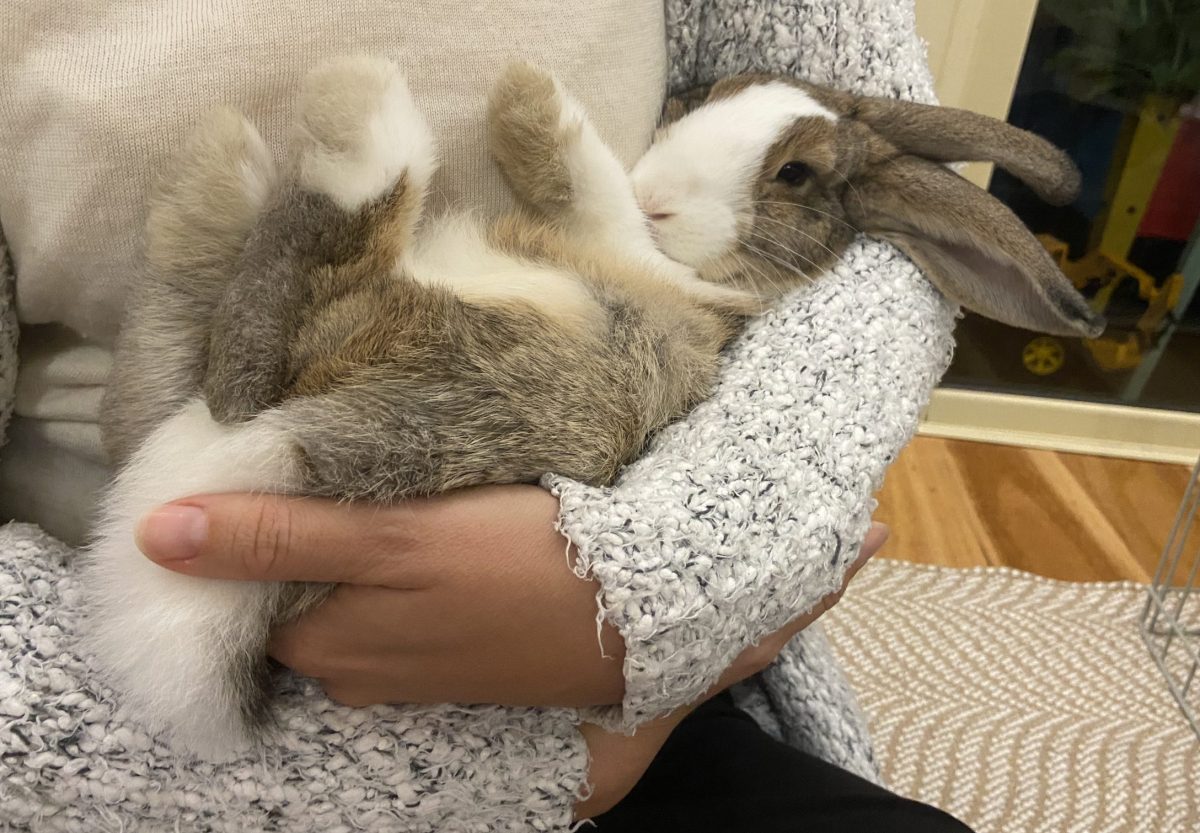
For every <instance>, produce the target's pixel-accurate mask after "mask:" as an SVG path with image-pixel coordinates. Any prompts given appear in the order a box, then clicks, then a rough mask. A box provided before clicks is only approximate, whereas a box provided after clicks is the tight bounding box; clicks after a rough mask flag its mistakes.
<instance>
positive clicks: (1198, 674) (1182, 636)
mask: <svg viewBox="0 0 1200 833" xmlns="http://www.w3.org/2000/svg"><path fill="white" fill-rule="evenodd" d="M1198 517H1200V461H1197V463H1196V467H1195V468H1194V469H1192V477H1191V480H1189V481H1188V488H1187V492H1186V493H1185V494H1184V496H1183V502H1182V503H1180V504H1179V514H1178V515H1176V516H1175V526H1174V527H1172V529H1171V536H1170V537H1169V538H1168V539H1167V545H1166V547H1164V548H1163V553H1162V558H1161V559H1160V560H1159V562H1158V569H1157V570H1155V572H1154V581H1153V583H1152V584H1151V585H1150V589H1149V590H1148V591H1147V594H1146V606H1145V608H1143V609H1142V623H1141V627H1142V639H1144V640H1145V642H1146V646H1147V647H1148V648H1149V649H1150V654H1151V655H1152V656H1153V657H1154V661H1155V662H1156V663H1158V667H1159V668H1160V669H1162V672H1163V676H1165V677H1166V679H1167V687H1168V688H1170V689H1171V693H1172V694H1173V695H1175V699H1176V700H1177V701H1178V702H1179V708H1181V709H1182V710H1183V714H1184V716H1185V717H1186V718H1187V721H1188V723H1190V724H1191V725H1192V729H1193V730H1195V732H1196V736H1197V738H1200V587H1197V577H1198V576H1197V574H1200V523H1198V522H1197V520H1198Z"/></svg>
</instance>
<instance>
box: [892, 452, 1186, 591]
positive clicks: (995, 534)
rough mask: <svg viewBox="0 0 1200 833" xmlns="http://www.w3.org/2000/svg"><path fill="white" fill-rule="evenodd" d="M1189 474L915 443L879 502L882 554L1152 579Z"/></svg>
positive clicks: (1129, 463) (1080, 577) (1084, 577)
mask: <svg viewBox="0 0 1200 833" xmlns="http://www.w3.org/2000/svg"><path fill="white" fill-rule="evenodd" d="M1188 476H1189V470H1188V469H1187V468H1186V467H1184V466H1173V465H1167V464H1162V463H1144V462H1138V461H1133V460H1119V459H1112V458H1105V457H1089V456H1084V455H1077V454H1064V453H1060V452H1054V451H1039V450H1036V449H1028V448H1016V447H1011V446H1000V445H989V444H986V443H972V442H964V441H961V440H942V439H936V438H932V437H918V438H917V439H916V440H914V441H913V443H912V444H911V445H910V446H909V447H908V448H907V449H905V451H904V452H903V453H902V454H901V455H900V457H899V459H898V460H897V461H896V462H895V463H894V464H893V465H892V467H891V469H890V470H889V473H888V476H887V480H886V482H885V483H884V487H883V490H882V491H881V493H880V495H879V503H880V505H879V509H878V511H877V512H876V514H875V518H876V520H880V521H884V522H886V523H887V524H889V525H890V526H891V528H892V534H891V538H890V539H889V541H888V543H887V544H886V545H885V546H884V549H883V550H882V552H881V554H882V555H884V556H887V557H892V558H902V559H907V560H910V561H919V562H925V563H931V564H943V565H947V566H953V567H972V566H981V565H993V566H1008V567H1015V568H1017V569H1020V570H1026V571H1028V572H1033V573H1038V574H1040V575H1043V576H1048V577H1050V578H1058V579H1066V580H1069V581H1113V580H1119V579H1130V580H1133V581H1142V582H1144V581H1149V580H1150V578H1151V577H1152V575H1153V573H1154V568H1155V566H1156V565H1157V564H1158V560H1159V554H1160V553H1161V551H1162V548H1163V544H1164V541H1165V540H1166V538H1167V536H1168V534H1169V533H1170V530H1171V525H1172V523H1173V521H1174V519H1175V513H1176V511H1177V509H1178V507H1179V502H1180V500H1181V498H1182V497H1183V492H1184V490H1185V488H1186V486H1187V481H1188ZM1195 539H1200V531H1198V532H1197V534H1196V536H1195ZM1198 544H1200V541H1198V540H1193V542H1192V543H1191V544H1190V546H1191V548H1192V549H1191V550H1190V551H1192V552H1194V551H1195V548H1196V546H1197V545H1198Z"/></svg>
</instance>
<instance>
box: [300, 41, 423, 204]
mask: <svg viewBox="0 0 1200 833" xmlns="http://www.w3.org/2000/svg"><path fill="white" fill-rule="evenodd" d="M296 144H297V148H296V153H297V158H298V164H299V181H300V184H301V185H302V186H304V187H305V188H308V189H310V190H313V191H316V192H318V193H321V194H325V195H327V196H328V197H330V198H331V199H332V200H333V201H334V202H336V203H337V204H338V205H339V206H341V207H342V208H343V209H345V210H347V211H354V210H356V209H358V208H360V207H361V206H362V205H364V204H365V203H367V202H369V201H371V200H374V199H377V198H379V197H381V196H383V195H384V194H386V193H387V192H388V191H390V190H391V189H392V187H393V186H394V185H395V184H396V182H397V181H398V180H399V179H400V177H401V176H402V175H404V174H405V173H407V175H408V182H409V185H410V187H413V188H417V189H419V190H421V191H424V190H425V188H426V187H427V186H428V184H429V180H430V178H431V177H432V176H433V173H434V171H435V170H436V168H437V146H436V143H435V141H434V138H433V132H432V131H431V130H430V128H429V124H428V122H426V120H425V116H424V115H422V114H421V111H420V110H418V109H417V106H416V104H415V103H414V102H413V98H412V94H411V93H410V92H409V89H408V83H407V82H406V81H405V79H404V76H403V74H401V72H400V69H399V67H397V66H396V64H394V63H393V62H392V61H389V60H386V59H384V58H374V57H367V56H361V57H356V58H341V59H338V60H335V61H330V62H328V63H326V64H323V65H321V66H320V67H318V68H317V69H315V70H313V71H312V73H310V75H309V76H308V78H307V79H306V81H305V86H304V89H303V91H302V92H301V96H300V119H299V127H298V129H297V133H296Z"/></svg>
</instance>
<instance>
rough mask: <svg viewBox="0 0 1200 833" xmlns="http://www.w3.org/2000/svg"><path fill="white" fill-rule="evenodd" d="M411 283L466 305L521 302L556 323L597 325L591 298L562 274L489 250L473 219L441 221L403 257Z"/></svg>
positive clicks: (569, 276)
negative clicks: (438, 290) (442, 290)
mask: <svg viewBox="0 0 1200 833" xmlns="http://www.w3.org/2000/svg"><path fill="white" fill-rule="evenodd" d="M403 270H404V271H405V272H406V273H407V274H409V275H411V276H412V277H413V278H414V279H415V280H417V281H419V282H421V283H424V284H427V285H430V286H442V287H445V288H446V289H449V290H451V291H452V292H454V293H455V294H456V295H458V296H459V297H460V298H462V299H463V300H464V301H466V302H468V303H477V304H487V303H491V302H496V301H525V302H528V303H530V304H532V305H533V306H535V307H537V308H538V309H540V310H542V311H544V312H545V313H546V314H547V315H550V316H552V317H554V318H557V319H560V320H561V319H564V318H567V319H576V320H578V321H585V320H590V321H595V320H602V318H603V316H602V315H600V314H599V313H600V308H599V304H598V302H597V301H596V298H595V297H594V296H593V295H592V294H591V292H589V291H588V289H587V288H586V287H584V286H583V285H582V284H581V283H580V282H579V281H578V279H576V277H575V276H574V275H572V274H570V273H568V272H566V271H565V270H560V269H550V268H547V267H545V266H539V265H537V264H535V263H531V262H528V261H525V260H521V259H519V258H514V257H509V256H508V255H506V254H504V253H503V252H501V251H499V250H497V249H495V248H493V247H492V246H490V245H489V244H488V242H487V240H486V238H485V236H484V233H483V230H482V229H481V228H480V226H479V223H478V222H477V221H476V220H475V218H473V217H471V216H470V215H467V214H463V215H460V216H457V217H453V218H445V219H443V220H441V221H439V222H438V223H437V224H436V225H435V226H433V227H432V229H431V230H430V232H429V233H428V234H427V235H422V236H421V238H419V239H418V241H417V245H416V246H415V247H414V248H412V249H410V250H409V251H408V252H407V253H406V254H405V257H404V261H403Z"/></svg>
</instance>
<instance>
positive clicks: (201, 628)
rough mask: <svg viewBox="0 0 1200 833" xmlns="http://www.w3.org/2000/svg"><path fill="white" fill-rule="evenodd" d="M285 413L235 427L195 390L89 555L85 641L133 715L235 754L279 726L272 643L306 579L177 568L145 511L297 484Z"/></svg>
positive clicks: (182, 741)
mask: <svg viewBox="0 0 1200 833" xmlns="http://www.w3.org/2000/svg"><path fill="white" fill-rule="evenodd" d="M284 417H285V414H283V413H281V412H279V411H272V412H269V413H264V414H262V415H261V416H260V417H258V418H257V419H255V420H253V421H251V422H248V423H245V424H243V425H239V426H236V427H228V426H222V425H218V424H217V423H216V422H214V421H213V419H212V417H211V416H210V415H209V412H208V409H207V408H206V407H205V405H204V403H203V402H201V401H199V400H195V401H193V402H190V403H188V404H186V405H185V406H184V407H183V408H181V409H180V410H179V412H178V413H177V414H175V415H174V416H173V417H171V418H170V419H168V420H167V421H166V422H165V423H164V424H163V425H162V426H160V427H159V428H158V429H156V430H155V431H154V432H153V433H152V434H151V436H150V437H149V438H148V439H147V441H146V442H145V443H144V444H143V445H142V446H141V447H140V448H139V449H138V450H137V451H136V453H135V454H134V455H133V457H132V458H131V459H130V461H129V464H128V465H127V466H126V467H125V468H124V470H123V471H122V472H121V474H120V475H119V476H118V478H117V480H116V482H115V484H114V486H113V488H112V489H111V490H110V493H109V497H108V500H107V503H106V505H105V507H104V515H103V518H102V521H101V524H100V526H99V535H98V539H97V540H96V542H95V543H94V545H93V546H92V547H91V548H90V550H89V552H88V554H87V556H86V558H87V561H86V567H85V574H84V588H85V593H86V597H85V602H86V615H87V618H88V622H87V626H86V627H85V628H84V630H83V633H84V634H85V636H84V646H83V647H84V649H85V651H86V652H87V653H88V654H89V655H90V658H91V659H92V661H93V662H94V663H95V664H96V666H97V670H98V672H99V673H100V676H101V678H102V679H103V680H104V681H105V682H107V683H109V684H111V685H112V686H113V687H114V688H115V689H116V693H117V700H118V702H119V703H120V704H121V705H122V706H124V707H126V708H128V710H129V715H130V717H131V718H132V719H133V720H135V721H138V722H141V723H143V724H144V725H145V726H146V727H147V728H148V729H150V730H152V731H157V730H166V731H167V732H168V733H169V736H170V740H171V742H172V744H173V745H174V746H175V747H176V748H177V749H180V750H181V751H188V752H193V753H197V754H200V755H202V756H204V757H206V758H210V759H215V758H225V757H228V755H229V754H230V753H233V752H235V751H237V750H240V749H244V748H246V747H247V746H248V745H249V744H250V743H251V742H252V741H253V740H254V739H255V737H256V736H257V735H258V734H260V733H261V731H262V730H263V729H264V728H265V727H266V726H267V725H268V723H269V721H268V720H267V714H268V712H267V709H266V705H267V683H268V680H267V671H266V642H267V635H268V632H269V629H270V627H271V625H272V624H274V623H275V621H276V620H277V619H278V617H279V616H280V615H281V613H282V612H283V611H284V610H293V609H294V606H295V598H294V597H295V596H296V595H297V593H303V592H304V586H303V585H280V584H269V583H264V582H239V581H215V580H211V579H199V578H194V577H191V576H186V575H181V574H179V573H175V572H171V571H169V570H167V569H165V568H163V567H160V566H158V565H156V564H154V563H153V562H152V561H150V560H149V559H147V558H146V557H145V556H144V555H143V554H142V553H141V552H140V551H139V550H138V547H137V545H136V543H135V541H134V530H135V528H136V526H137V523H138V521H139V519H140V518H141V517H142V515H143V514H144V513H145V512H147V511H149V510H150V509H151V508H153V507H154V506H156V505H158V504H161V503H162V502H164V501H166V500H171V499H175V498H180V497H184V496H187V495H193V494H202V493H206V492H220V491H246V490H257V491H290V490H292V489H295V488H296V487H297V486H298V484H299V482H300V477H301V474H300V468H299V466H300V463H299V460H298V457H297V453H296V451H295V446H294V443H293V442H292V440H291V439H290V432H289V431H288V429H287V427H286V425H285V423H284Z"/></svg>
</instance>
